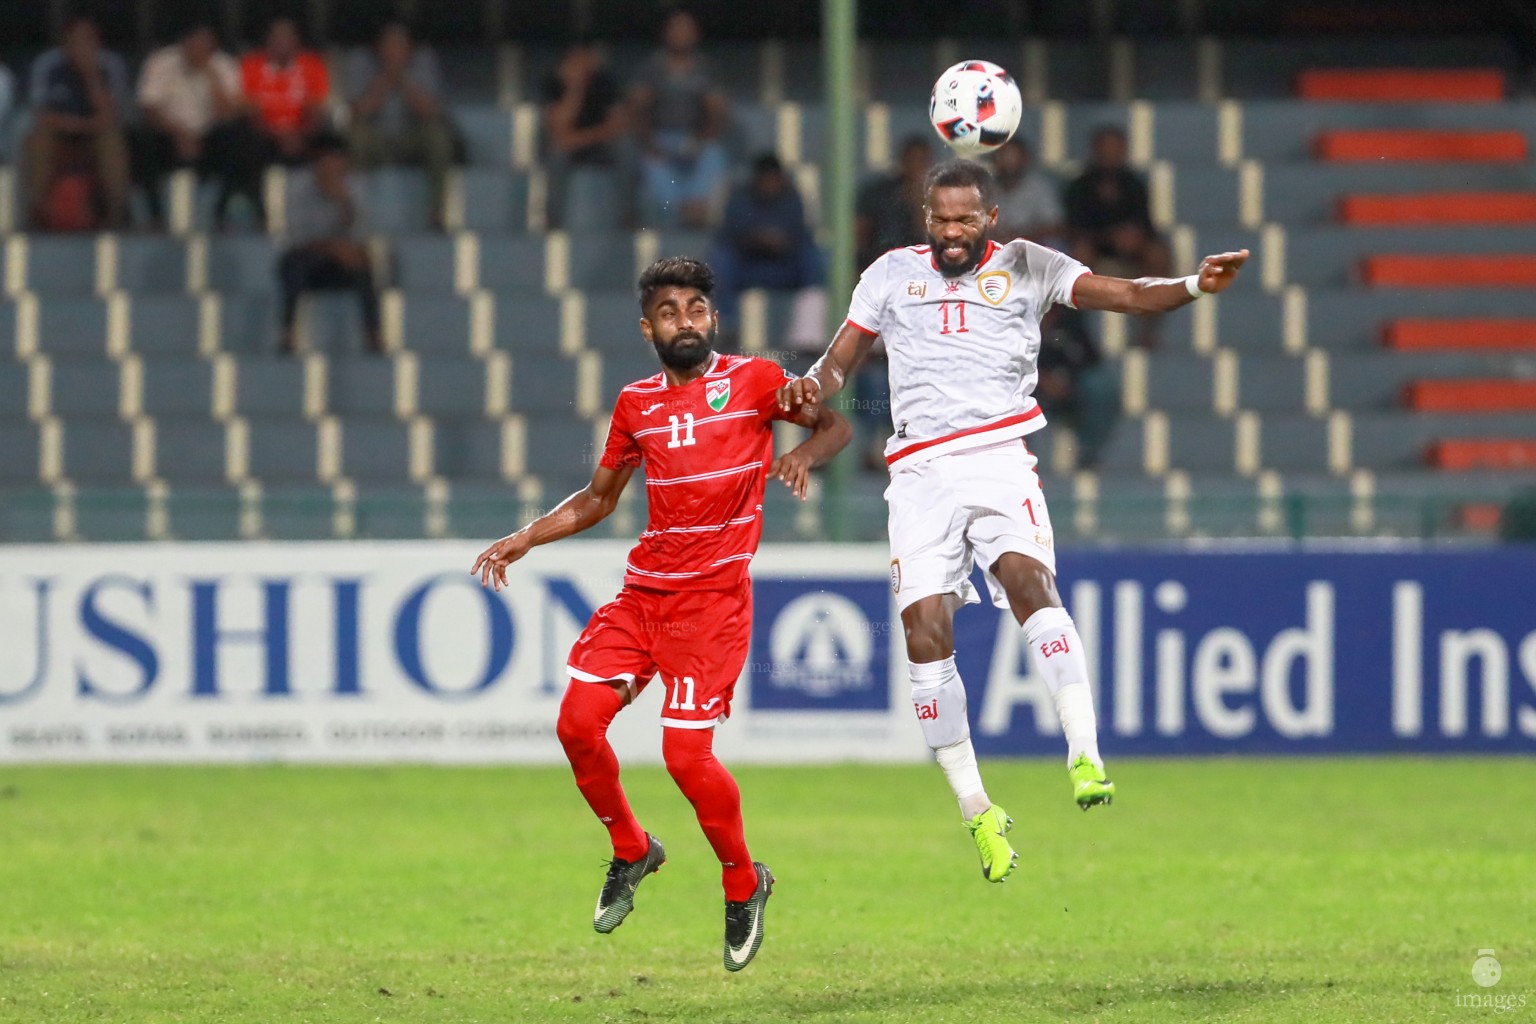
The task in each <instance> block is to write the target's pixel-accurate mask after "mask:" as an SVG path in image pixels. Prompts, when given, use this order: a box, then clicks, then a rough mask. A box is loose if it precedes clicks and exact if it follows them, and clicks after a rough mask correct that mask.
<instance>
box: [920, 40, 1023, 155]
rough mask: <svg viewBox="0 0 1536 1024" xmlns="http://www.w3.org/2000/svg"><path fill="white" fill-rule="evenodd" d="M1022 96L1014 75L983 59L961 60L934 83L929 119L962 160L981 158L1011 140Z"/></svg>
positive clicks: (1021, 112) (1021, 109)
mask: <svg viewBox="0 0 1536 1024" xmlns="http://www.w3.org/2000/svg"><path fill="white" fill-rule="evenodd" d="M1023 113H1024V97H1022V96H1020V95H1019V86H1018V83H1016V82H1015V81H1014V80H1013V76H1012V75H1010V74H1009V73H1008V72H1006V71H1004V70H1003V69H1002V68H1000V67H998V66H997V65H996V64H992V63H990V62H988V61H984V60H963V61H961V62H960V63H959V64H956V65H955V66H954V67H952V68H950V69H949V70H948V71H946V72H944V73H943V74H942V75H940V76H939V80H938V81H937V82H934V83H933V95H932V96H931V97H930V99H929V101H928V120H930V121H932V122H933V130H934V131H936V132H938V133H939V138H941V139H943V140H944V141H945V142H946V143H948V145H949V147H950V148H951V149H953V150H954V151H955V152H956V153H959V154H960V155H961V156H965V157H978V156H984V155H985V154H987V153H990V152H992V151H993V150H994V149H996V148H997V147H999V146H1001V145H1002V144H1003V143H1005V142H1007V141H1008V140H1009V139H1010V138H1012V137H1013V133H1014V132H1015V131H1017V130H1018V127H1019V117H1020V115H1022V114H1023Z"/></svg>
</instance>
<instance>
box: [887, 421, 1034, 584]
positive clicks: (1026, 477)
mask: <svg viewBox="0 0 1536 1024" xmlns="http://www.w3.org/2000/svg"><path fill="white" fill-rule="evenodd" d="M1035 461H1036V460H1035V457H1034V455H1032V454H1031V453H1030V451H1029V449H1028V448H1026V447H1025V445H1024V440H1023V439H1022V438H1015V439H1014V440H1011V441H1003V442H1001V443H999V444H995V445H989V446H987V447H985V448H976V449H972V450H970V451H964V452H955V453H953V454H950V455H940V456H937V457H936V458H932V459H929V460H928V461H926V462H917V463H914V464H913V465H910V466H902V465H900V464H897V465H896V466H894V467H892V472H891V485H890V486H889V487H887V488H886V490H885V500H886V502H887V504H888V505H889V506H890V532H891V591H892V592H893V593H894V594H895V595H896V607H897V608H898V609H899V610H905V609H906V608H907V606H908V605H910V604H912V603H913V602H914V601H917V600H919V599H921V598H924V597H932V596H933V595H934V594H956V595H958V596H959V597H960V598H961V599H962V600H964V601H965V603H966V604H976V603H979V601H980V598H979V597H978V596H977V594H976V588H974V587H973V586H971V580H970V577H971V567H972V565H973V564H974V563H976V562H980V563H981V567H982V569H983V570H989V569H991V567H992V566H994V565H996V564H997V560H998V559H999V558H1001V557H1002V556H1003V554H1005V553H1006V552H1009V551H1016V552H1018V553H1019V554H1021V555H1027V556H1028V557H1030V558H1033V559H1034V560H1035V561H1037V562H1040V563H1041V564H1043V565H1044V566H1045V567H1046V568H1047V569H1049V570H1050V572H1051V575H1053V576H1054V575H1055V574H1056V553H1055V549H1056V542H1055V534H1054V533H1053V532H1052V530H1051V517H1050V514H1049V513H1048V512H1047V511H1046V508H1045V495H1044V494H1043V493H1042V492H1041V490H1040V478H1039V477H1038V476H1037V475H1036V474H1035ZM986 578H987V589H988V590H989V591H991V593H992V603H993V604H994V605H996V606H997V607H999V608H1007V607H1008V595H1007V593H1005V592H1004V590H1003V588H1002V585H1001V584H999V583H998V581H997V580H996V579H995V578H994V577H993V575H992V573H991V572H987V573H986Z"/></svg>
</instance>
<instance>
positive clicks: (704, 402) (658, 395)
mask: <svg viewBox="0 0 1536 1024" xmlns="http://www.w3.org/2000/svg"><path fill="white" fill-rule="evenodd" d="M793 379H794V377H793V376H791V375H790V374H788V373H786V372H785V371H784V370H783V369H782V368H781V367H779V366H778V365H777V364H775V363H771V362H769V361H768V360H766V359H756V358H753V357H750V356H732V355H719V354H717V355H716V356H715V357H714V362H712V363H711V364H710V367H709V369H708V370H707V371H706V372H705V373H704V375H703V376H701V377H697V378H695V379H694V380H691V381H689V382H688V383H687V384H683V385H679V386H673V385H670V384H668V383H667V381H666V376H665V375H664V374H660V373H658V374H657V375H656V376H654V377H649V378H647V379H645V380H642V381H636V382H635V383H634V384H631V385H629V386H628V387H626V388H625V389H624V390H623V391H621V392H619V398H618V401H616V402H615V403H614V406H613V419H612V422H611V423H610V425H609V427H608V443H607V445H606V446H605V447H604V449H603V457H602V463H601V464H602V465H604V466H606V467H607V468H609V469H620V468H622V467H624V466H638V465H640V464H641V463H642V462H644V464H645V495H646V503H647V505H648V506H649V509H650V521H649V522H648V523H647V524H646V527H645V532H643V533H642V534H640V543H639V544H637V545H635V547H634V549H633V550H632V551H630V553H629V563H628V565H627V566H626V571H625V573H624V583H625V585H626V586H637V587H650V588H651V589H653V590H725V589H728V588H731V587H735V586H737V585H739V584H740V583H741V582H742V581H743V580H745V579H746V578H747V564H748V563H749V562H751V561H752V556H753V555H754V554H756V553H757V543H758V541H759V540H760V539H761V538H762V535H763V486H764V484H765V483H766V482H767V479H768V466H769V464H770V463H771V462H772V459H773V421H774V420H776V419H781V418H783V417H782V415H781V413H780V411H779V405H778V397H777V391H778V389H779V388H780V387H781V386H782V385H784V384H786V383H788V382H789V381H791V380H793Z"/></svg>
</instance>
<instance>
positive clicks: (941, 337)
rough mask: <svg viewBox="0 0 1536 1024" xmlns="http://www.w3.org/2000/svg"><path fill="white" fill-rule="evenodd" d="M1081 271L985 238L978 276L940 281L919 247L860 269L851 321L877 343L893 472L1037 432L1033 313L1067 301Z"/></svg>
mask: <svg viewBox="0 0 1536 1024" xmlns="http://www.w3.org/2000/svg"><path fill="white" fill-rule="evenodd" d="M1089 272H1090V271H1089V270H1088V268H1087V267H1086V266H1084V265H1083V264H1081V263H1079V262H1078V261H1077V260H1074V259H1072V258H1071V257H1070V256H1064V255H1063V254H1061V253H1059V252H1057V251H1056V250H1054V249H1048V248H1046V247H1045V246H1043V245H1036V244H1035V243H1034V242H1030V241H1026V240H1024V239H1017V240H1015V241H1012V242H1009V243H1007V244H1006V245H998V244H997V243H996V242H992V241H989V242H987V248H986V252H985V253H984V254H983V256H982V259H981V262H980V264H979V265H978V266H977V267H976V269H975V270H973V271H971V272H970V273H968V274H965V275H964V276H962V277H957V278H946V277H944V275H943V274H941V273H939V270H938V267H937V266H936V265H935V264H934V261H933V256H932V255H931V253H930V251H929V247H928V246H926V245H913V246H908V247H907V248H905V249H893V250H891V251H890V252H888V253H886V254H885V255H884V256H881V257H880V258H879V259H877V260H875V262H873V263H871V264H870V265H869V268H868V269H867V270H865V271H864V275H863V276H862V277H861V278H860V279H859V284H858V287H857V288H855V289H854V291H853V301H852V303H851V304H850V305H849V308H848V322H849V323H850V324H852V325H853V326H854V327H856V328H858V329H859V330H861V331H863V332H864V333H866V334H870V335H878V336H880V337H882V338H884V339H885V350H886V354H887V356H888V358H889V359H890V374H891V424H892V426H893V427H894V428H895V433H894V434H893V435H892V436H891V439H890V441H888V442H887V443H886V446H885V461H886V462H887V464H889V465H892V466H894V465H895V464H896V463H897V461H898V460H902V461H903V462H904V464H910V463H911V462H913V461H921V460H926V459H930V458H933V457H934V456H937V455H944V454H947V453H949V452H954V451H963V450H965V449H968V448H976V447H980V446H983V445H989V444H995V443H997V442H999V441H1006V440H1009V439H1011V438H1015V437H1022V436H1023V435H1025V434H1029V433H1032V432H1034V431H1036V430H1039V429H1040V428H1041V427H1043V426H1045V416H1044V415H1043V414H1042V413H1041V411H1040V406H1039V404H1038V403H1037V402H1036V401H1035V399H1034V397H1033V394H1034V390H1035V382H1036V380H1037V379H1038V378H1039V373H1038V370H1037V368H1036V359H1037V357H1038V356H1039V354H1040V317H1041V315H1042V314H1043V313H1044V312H1045V311H1046V309H1048V308H1049V307H1050V305H1051V303H1053V302H1060V303H1063V304H1064V305H1067V306H1070V305H1072V286H1073V285H1074V284H1076V283H1077V279H1078V278H1079V277H1081V276H1082V275H1084V274H1087V273H1089Z"/></svg>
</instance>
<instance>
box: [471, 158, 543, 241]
mask: <svg viewBox="0 0 1536 1024" xmlns="http://www.w3.org/2000/svg"><path fill="white" fill-rule="evenodd" d="M459 181H460V187H461V188H462V189H463V197H464V222H463V225H462V226H463V227H464V228H465V229H466V230H469V231H479V232H483V233H502V232H513V233H516V232H521V231H526V230H527V229H528V175H527V174H525V173H523V172H521V171H511V170H507V169H505V168H495V167H466V168H464V170H463V171H462V172H461V175H460V178H459Z"/></svg>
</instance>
